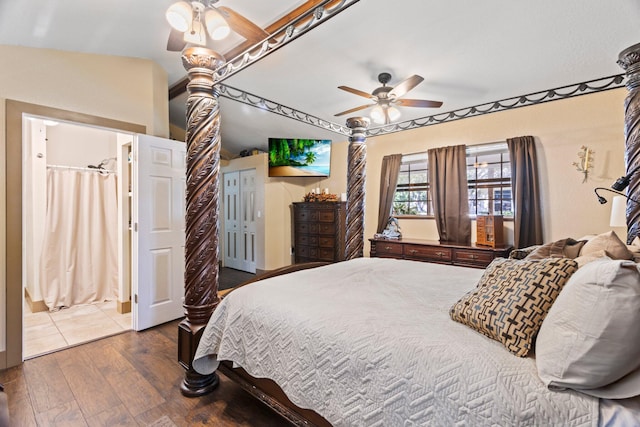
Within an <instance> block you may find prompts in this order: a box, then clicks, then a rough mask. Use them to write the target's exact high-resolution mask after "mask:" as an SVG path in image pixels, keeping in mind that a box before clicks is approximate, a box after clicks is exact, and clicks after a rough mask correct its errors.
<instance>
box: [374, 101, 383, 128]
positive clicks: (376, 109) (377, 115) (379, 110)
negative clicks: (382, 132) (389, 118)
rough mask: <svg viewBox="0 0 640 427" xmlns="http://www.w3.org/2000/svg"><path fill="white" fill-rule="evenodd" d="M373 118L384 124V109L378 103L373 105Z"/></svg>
mask: <svg viewBox="0 0 640 427" xmlns="http://www.w3.org/2000/svg"><path fill="white" fill-rule="evenodd" d="M371 120H373V122H374V123H377V124H379V125H381V124H384V120H385V119H384V111H382V107H381V106H379V105H376V106H375V107H373V110H371Z"/></svg>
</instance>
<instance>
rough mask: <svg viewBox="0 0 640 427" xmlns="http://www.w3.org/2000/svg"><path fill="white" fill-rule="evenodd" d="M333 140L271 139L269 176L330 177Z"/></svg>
mask: <svg viewBox="0 0 640 427" xmlns="http://www.w3.org/2000/svg"><path fill="white" fill-rule="evenodd" d="M330 172H331V140H329V139H294V138H269V176H329V173H330Z"/></svg>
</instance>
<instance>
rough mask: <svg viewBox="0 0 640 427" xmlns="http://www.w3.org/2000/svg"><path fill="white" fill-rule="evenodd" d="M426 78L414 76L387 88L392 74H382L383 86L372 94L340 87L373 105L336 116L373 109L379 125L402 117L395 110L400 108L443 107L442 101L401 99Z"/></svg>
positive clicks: (380, 76)
mask: <svg viewBox="0 0 640 427" xmlns="http://www.w3.org/2000/svg"><path fill="white" fill-rule="evenodd" d="M423 80H424V78H422V77H420V76H418V75H417V74H414V75H413V76H411V77H408V78H406V79H405V80H403V81H401V82H400V83H398V84H397V85H395V86H387V83H389V81H391V74H389V73H380V74H379V75H378V81H379V82H380V83H382V86H380V87H378V88H376V89H374V90H373V92H371V93H367V92H363V91H361V90H358V89H353V88H351V87H348V86H338V89H342V90H345V91H347V92H350V93H353V94H355V95H359V96H362V97H364V98H368V99H370V100H372V101H373V102H374V103H373V104H365V105H360V106H358V107H355V108H351V109H349V110H346V111H342V112H340V113H338V114H336V116H343V115H345V114H350V113H353V112H356V111H360V110H364V109H365V108H371V107H373V108H374V109H373V111H372V112H371V118H372V119H373V121H374V122H376V123H378V124H389V123H391V122H392V121H394V120H397V119H398V118H399V117H400V112H399V111H398V110H397V109H396V108H395V106H398V107H418V108H438V107H440V106H441V105H442V102H440V101H429V100H426V99H400V98H401V97H402V96H404V95H405V94H406V93H407V92H409V91H410V90H411V89H413V88H414V87H416V86H417V85H419V84H420V83H421V82H422V81H423Z"/></svg>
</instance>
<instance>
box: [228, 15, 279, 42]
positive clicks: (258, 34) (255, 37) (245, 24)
mask: <svg viewBox="0 0 640 427" xmlns="http://www.w3.org/2000/svg"><path fill="white" fill-rule="evenodd" d="M216 9H217V10H218V11H219V12H220V13H221V14H222V16H224V19H226V20H227V23H228V24H229V27H231V29H232V30H233V31H235V32H236V33H238V34H240V35H241V36H242V37H244V38H245V39H247V40H248V41H250V42H252V43H258V42H261V41H262V40H264V39H266V38H268V37H269V35H270V34H269V33H267V32H266V31H265V30H263V29H262V28H260V27H259V26H257V25H256V24H254V23H253V22H251V21H249V20H248V19H247V18H245V17H244V16H242V15H240V14H239V13H238V12H236V11H234V10H233V9H230V8H228V7H225V6H220V7H217V8H216Z"/></svg>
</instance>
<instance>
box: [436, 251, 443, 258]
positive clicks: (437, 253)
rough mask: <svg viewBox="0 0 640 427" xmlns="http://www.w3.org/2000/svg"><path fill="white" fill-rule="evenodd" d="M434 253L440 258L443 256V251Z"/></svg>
mask: <svg viewBox="0 0 640 427" xmlns="http://www.w3.org/2000/svg"><path fill="white" fill-rule="evenodd" d="M436 255H437V256H439V257H440V258H442V257H443V256H444V252H436Z"/></svg>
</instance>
